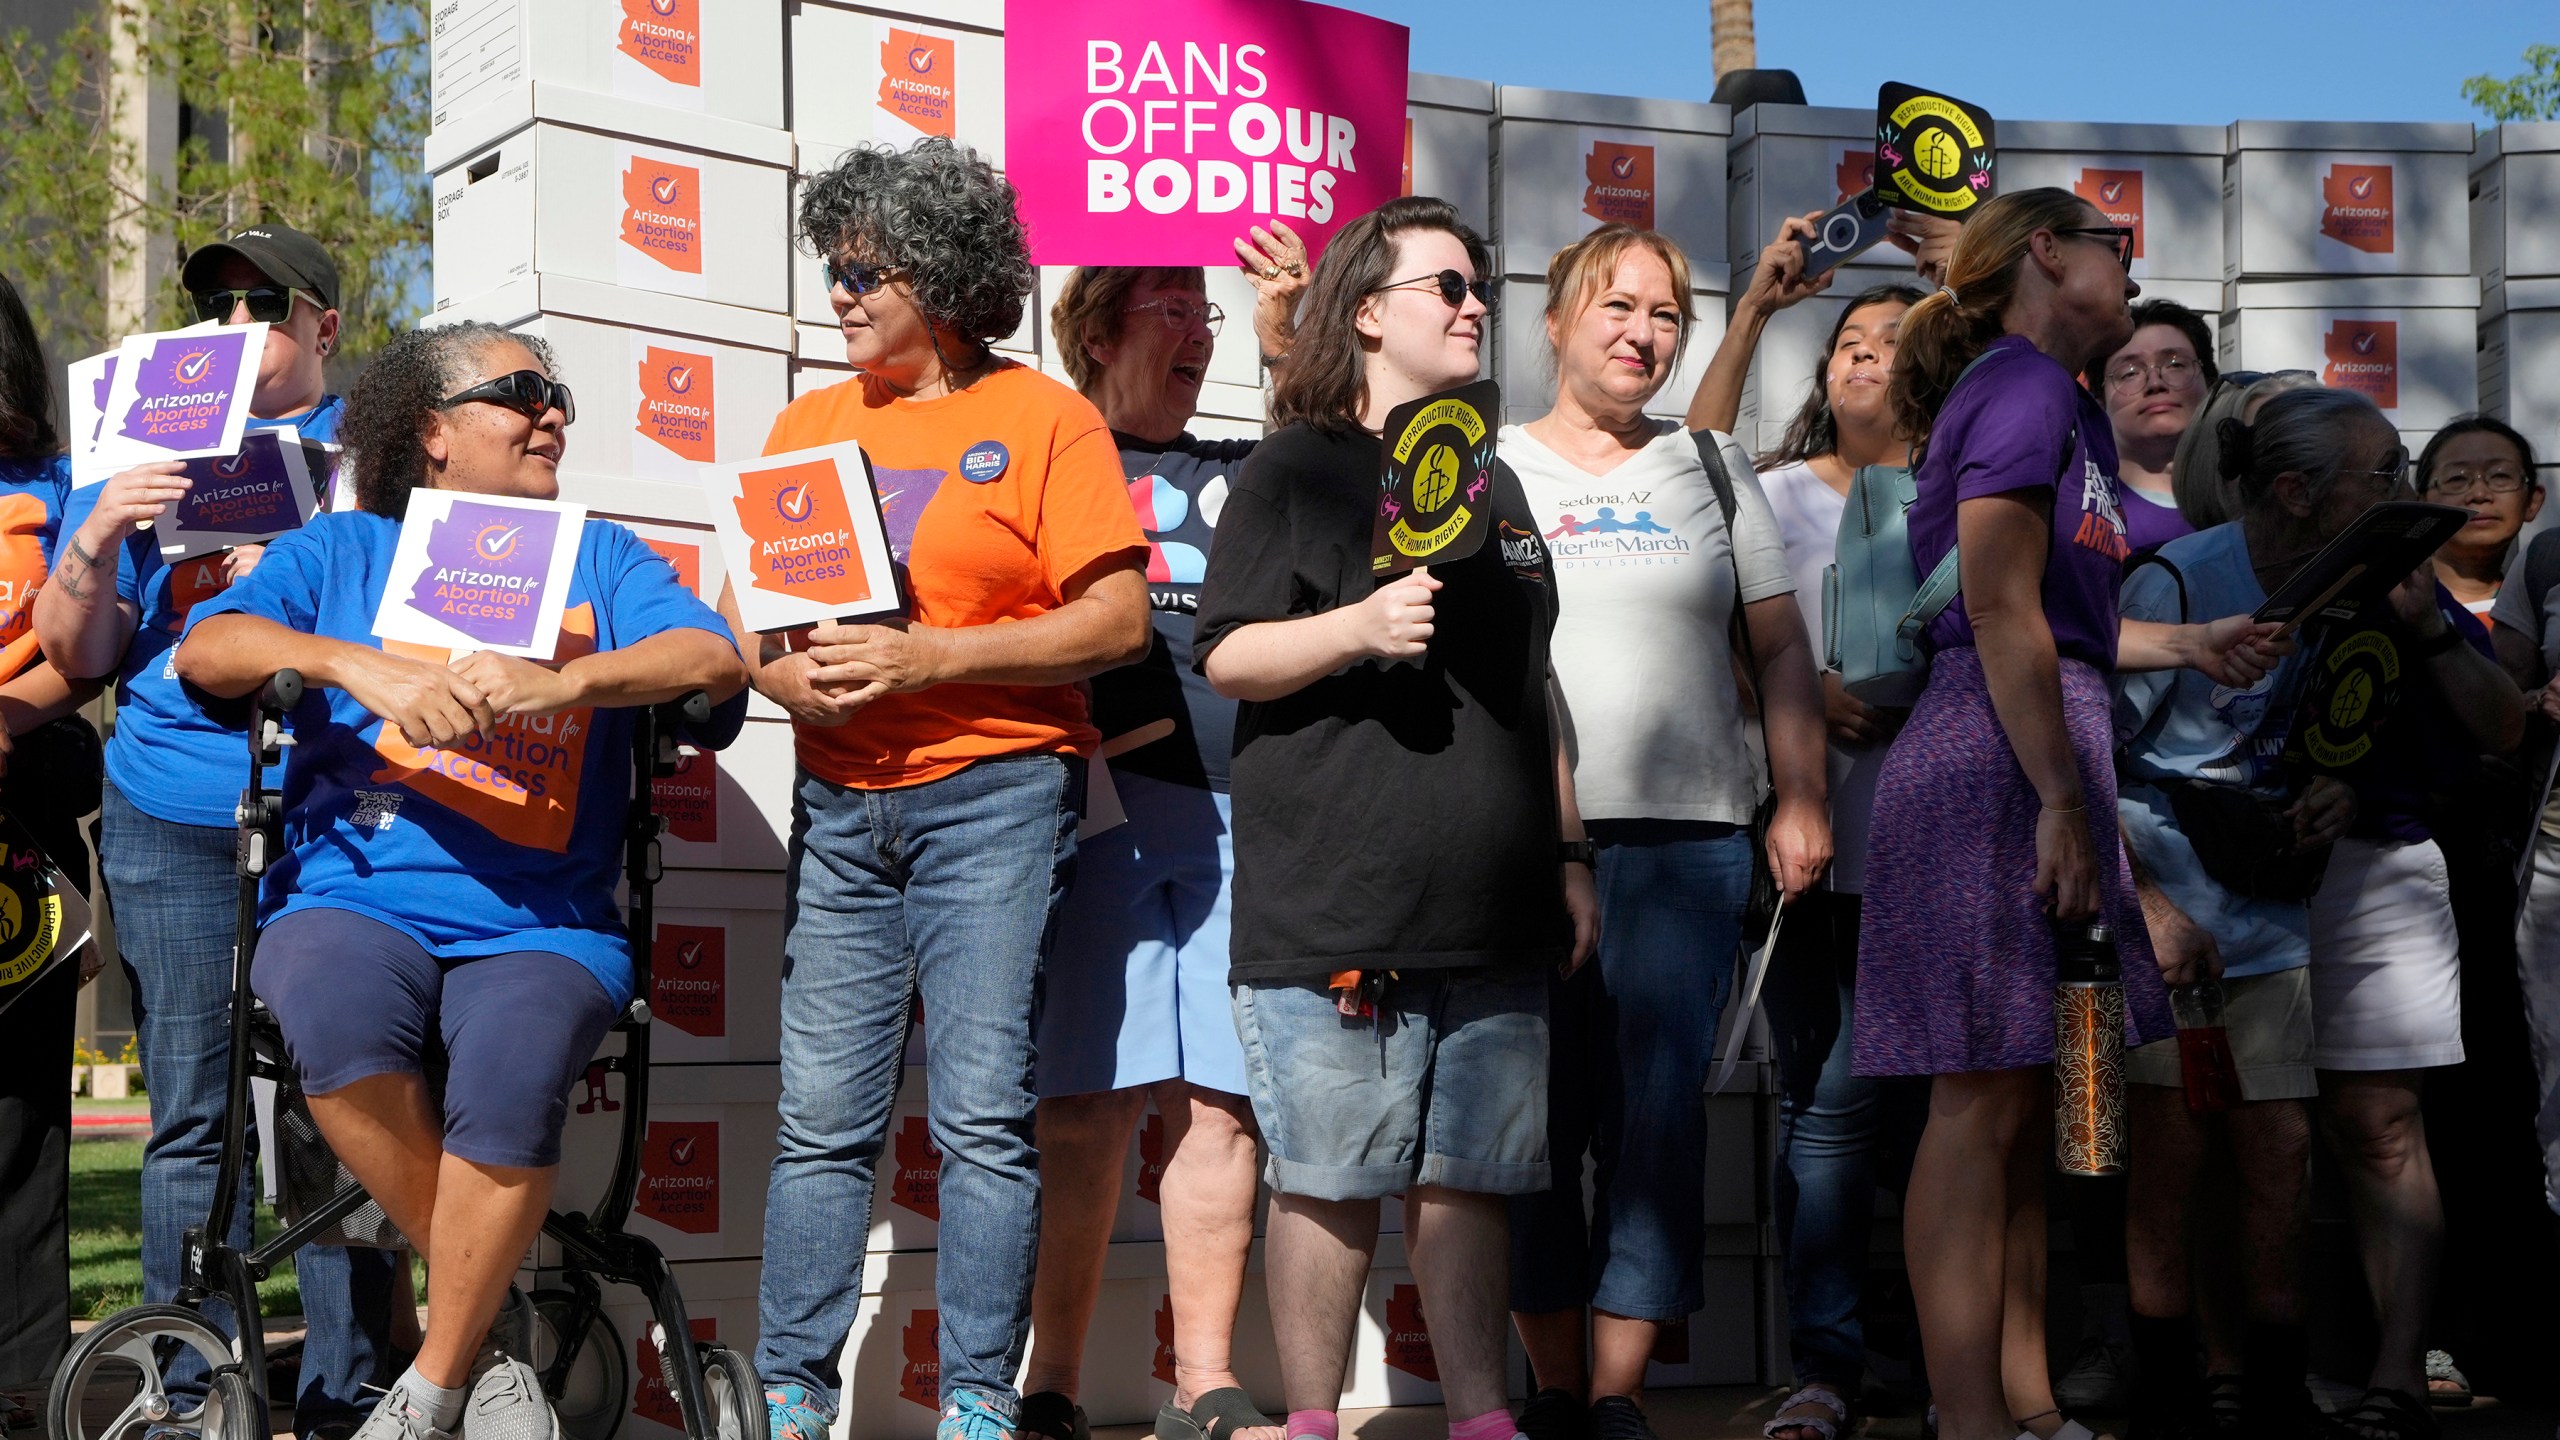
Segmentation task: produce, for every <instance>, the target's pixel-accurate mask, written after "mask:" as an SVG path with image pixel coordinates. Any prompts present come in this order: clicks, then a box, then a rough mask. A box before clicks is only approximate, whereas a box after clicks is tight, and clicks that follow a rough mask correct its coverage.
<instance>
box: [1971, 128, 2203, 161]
mask: <svg viewBox="0 0 2560 1440" xmlns="http://www.w3.org/2000/svg"><path fill="white" fill-rule="evenodd" d="M1994 125H1995V128H1996V131H1997V133H1998V136H1999V140H2000V149H2001V151H2002V153H2004V154H2005V153H2007V152H2009V151H2012V150H2061V151H2071V152H2077V153H2093V152H2094V153H2097V154H2107V155H2220V154H2222V153H2223V147H2224V146H2225V144H2226V143H2228V140H2229V136H2228V135H2226V134H2225V133H2224V131H2223V128H2222V127H2221V126H2219V125H2109V124H2097V123H2091V122H2086V121H2079V120H1995V122H1994Z"/></svg>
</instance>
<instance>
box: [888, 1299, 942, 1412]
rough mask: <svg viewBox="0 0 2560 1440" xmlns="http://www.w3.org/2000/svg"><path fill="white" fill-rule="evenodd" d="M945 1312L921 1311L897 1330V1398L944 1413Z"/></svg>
mask: <svg viewBox="0 0 2560 1440" xmlns="http://www.w3.org/2000/svg"><path fill="white" fill-rule="evenodd" d="M941 1332H942V1312H941V1311H939V1310H924V1309H920V1310H917V1311H915V1312H914V1313H912V1314H910V1315H909V1316H907V1323H906V1324H905V1325H902V1326H900V1327H899V1329H898V1348H899V1350H900V1351H901V1352H902V1359H901V1361H900V1363H899V1366H898V1398H899V1399H901V1400H907V1401H912V1402H913V1403H915V1404H918V1405H921V1406H923V1407H924V1408H926V1409H927V1410H930V1411H932V1412H934V1413H935V1414H937V1415H938V1414H940V1413H942V1344H941Z"/></svg>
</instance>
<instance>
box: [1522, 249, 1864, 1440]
mask: <svg viewBox="0 0 2560 1440" xmlns="http://www.w3.org/2000/svg"><path fill="white" fill-rule="evenodd" d="M1690 294H1691V291H1690V285H1689V266H1688V261H1687V259H1686V257H1684V256H1683V255H1682V254H1681V253H1680V250H1679V247H1677V246H1675V245H1673V244H1672V243H1671V241H1669V240H1668V239H1666V238H1664V237H1663V236H1661V235H1659V234H1656V233H1654V232H1652V231H1649V230H1636V229H1631V228H1629V227H1627V226H1624V225H1605V226H1602V227H1601V228H1600V229H1598V230H1595V231H1593V232H1592V233H1591V234H1589V235H1587V236H1584V237H1583V238H1582V239H1581V240H1579V241H1576V242H1575V243H1574V244H1572V245H1569V246H1567V247H1566V248H1565V249H1563V250H1562V251H1559V252H1558V253H1557V255H1556V257H1555V259H1554V260H1553V261H1552V262H1550V263H1549V265H1548V267H1547V297H1548V299H1547V312H1546V325H1547V340H1548V344H1549V346H1550V347H1551V349H1552V352H1553V354H1554V358H1555V366H1556V374H1557V383H1556V403H1555V408H1554V409H1553V410H1552V411H1550V412H1549V413H1548V414H1546V415H1545V416H1543V417H1541V418H1539V419H1537V420H1534V421H1532V422H1530V423H1529V424H1527V425H1513V426H1506V427H1505V428H1504V429H1503V431H1502V436H1501V442H1500V445H1501V454H1502V458H1503V459H1504V460H1505V461H1507V462H1509V464H1510V466H1511V468H1512V470H1513V471H1514V472H1516V473H1517V474H1518V475H1519V477H1520V483H1521V487H1522V489H1523V490H1524V491H1525V492H1526V494H1527V496H1528V500H1529V507H1530V510H1531V511H1532V512H1533V513H1534V515H1535V516H1536V518H1537V523H1538V526H1539V528H1540V530H1541V531H1542V532H1543V534H1544V537H1545V540H1546V544H1547V553H1548V555H1549V557H1550V563H1552V564H1553V565H1554V566H1555V568H1556V591H1557V595H1558V598H1559V600H1560V602H1561V605H1562V613H1561V615H1560V617H1559V618H1558V620H1557V622H1556V627H1555V638H1554V641H1553V643H1552V646H1551V654H1552V656H1553V659H1552V666H1553V673H1554V679H1555V686H1556V690H1557V692H1558V709H1559V712H1560V715H1561V717H1562V719H1563V722H1564V727H1565V728H1564V734H1565V736H1566V742H1565V743H1566V746H1567V757H1568V759H1569V761H1570V763H1571V764H1572V765H1573V777H1574V784H1575V786H1576V787H1577V793H1578V794H1579V796H1580V805H1581V810H1582V814H1583V818H1584V821H1585V823H1586V824H1587V825H1588V827H1589V830H1590V834H1591V838H1592V840H1593V841H1594V842H1596V843H1597V845H1598V847H1599V855H1598V867H1597V868H1598V880H1599V887H1600V895H1601V917H1602V928H1601V936H1600V947H1599V964H1597V965H1594V966H1587V967H1585V968H1584V969H1582V970H1581V971H1580V972H1579V973H1576V974H1573V975H1570V976H1568V977H1566V978H1563V979H1560V980H1559V981H1558V982H1557V986H1556V993H1555V995H1554V998H1553V1020H1552V1026H1551V1035H1552V1051H1551V1071H1550V1078H1551V1089H1550V1098H1549V1102H1548V1114H1549V1132H1548V1134H1549V1143H1548V1158H1549V1161H1550V1163H1551V1164H1552V1165H1553V1166H1554V1173H1555V1184H1554V1186H1553V1187H1552V1188H1551V1189H1550V1190H1549V1191H1548V1192H1547V1193H1545V1194H1542V1195H1530V1196H1521V1197H1518V1198H1516V1199H1515V1200H1514V1201H1513V1202H1512V1205H1513V1209H1512V1272H1511V1297H1512V1305H1511V1308H1512V1312H1513V1317H1512V1318H1513V1320H1514V1322H1515V1323H1516V1324H1517V1325H1518V1326H1519V1330H1520V1336H1521V1340H1522V1342H1523V1344H1524V1345H1525V1347H1526V1348H1527V1350H1528V1352H1529V1361H1530V1364H1531V1366H1532V1367H1533V1369H1534V1370H1535V1371H1536V1374H1537V1383H1538V1387H1539V1389H1538V1392H1537V1394H1536V1395H1534V1396H1533V1397H1532V1398H1531V1400H1530V1402H1529V1408H1528V1410H1527V1411H1525V1412H1524V1413H1523V1414H1522V1415H1521V1417H1520V1423H1521V1428H1522V1430H1523V1431H1524V1432H1526V1433H1528V1434H1530V1435H1533V1436H1536V1435H1548V1434H1583V1433H1586V1427H1587V1433H1590V1434H1594V1435H1601V1436H1607V1437H1610V1440H1644V1437H1649V1436H1651V1435H1652V1434H1653V1431H1652V1430H1651V1429H1650V1428H1648V1427H1647V1426H1646V1424H1645V1421H1644V1416H1643V1412H1642V1410H1641V1408H1640V1407H1639V1405H1638V1399H1639V1397H1640V1395H1641V1392H1642V1385H1643V1379H1644V1371H1645V1365H1646V1363H1647V1361H1648V1359H1649V1358H1650V1356H1651V1354H1652V1352H1653V1346H1654V1340H1655V1338H1656V1336H1657V1334H1658V1333H1659V1331H1660V1329H1661V1327H1662V1326H1663V1325H1664V1324H1666V1323H1669V1322H1675V1321H1679V1320H1682V1319H1685V1318H1686V1317H1688V1316H1690V1315H1692V1314H1694V1313H1695V1312H1696V1311H1697V1310H1698V1309H1699V1308H1700V1307H1701V1306H1702V1305H1704V1304H1705V1300H1706V1296H1705V1288H1704V1283H1703V1279H1702V1263H1701V1256H1702V1253H1703V1250H1704V1244H1705V1171H1706V1166H1705V1149H1706V1104H1705V1087H1706V1080H1707V1071H1708V1062H1709V1056H1710V1051H1711V1048H1712V1044H1713V1040H1714V1036H1715V1032H1716V1026H1717V1022H1718V1020H1719V1019H1720V1018H1721V1016H1722V1013H1723V1010H1724V1005H1725V1000H1726V996H1727V994H1728V992H1729V991H1730V989H1731V987H1732V978H1733V969H1734V967H1733V964H1732V959H1733V955H1734V952H1735V947H1736V943H1737V941H1738V940H1739V938H1740V935H1741V922H1742V914H1743V909H1744V906H1745V903H1746V901H1747V900H1748V898H1749V895H1750V890H1751V881H1752V874H1753V870H1752V867H1753V866H1755V865H1760V864H1766V865H1767V866H1768V867H1769V868H1770V871H1771V873H1772V875H1773V876H1774V877H1775V878H1776V879H1777V881H1778V884H1779V886H1780V887H1781V889H1782V890H1783V891H1784V892H1785V893H1786V894H1787V895H1789V896H1793V895H1796V894H1798V893H1801V892H1802V891H1804V890H1806V889H1807V888H1809V887H1810V886H1811V885H1812V884H1813V883H1814V881H1815V880H1816V879H1817V878H1818V877H1819V876H1820V874H1821V873H1822V869H1823V866H1824V865H1825V864H1826V863H1827V862H1828V860H1829V859H1830V854H1831V837H1830V827H1829V824H1828V822H1827V821H1826V819H1825V817H1824V813H1823V807H1824V779H1823V747H1822V699H1821V691H1820V689H1819V688H1818V687H1817V685H1816V684H1815V682H1814V665H1813V659H1812V653H1811V648H1810V646H1808V644H1807V643H1806V631H1805V628H1804V620H1803V617H1802V615H1801V614H1800V613H1799V612H1798V611H1797V608H1796V601H1795V597H1794V592H1795V589H1796V581H1795V579H1794V577H1793V576H1791V575H1790V574H1789V573H1788V570H1787V564H1786V555H1785V552H1784V550H1783V548H1782V547H1781V545H1780V543H1779V538H1778V529H1777V525H1776V523H1775V521H1774V520H1772V518H1771V517H1770V514H1769V506H1768V502H1767V500H1766V499H1765V498H1763V496H1762V495H1761V493H1760V486H1759V483H1758V481H1757V480H1756V479H1755V478H1754V477H1753V475H1752V472H1751V466H1750V463H1749V461H1748V460H1747V459H1746V457H1745V456H1744V455H1743V453H1742V451H1741V449H1740V447H1738V446H1736V445H1735V444H1734V443H1733V441H1732V439H1731V438H1730V437H1727V436H1723V435H1717V434H1714V433H1712V432H1701V433H1699V434H1697V435H1694V436H1693V435H1692V434H1691V433H1690V432H1688V431H1687V430H1685V429H1683V428H1682V427H1681V426H1680V425H1678V424H1676V423H1674V422H1672V421H1669V420H1658V419H1654V418H1652V417H1650V416H1648V415H1646V414H1645V413H1644V406H1645V404H1646V402H1648V401H1650V400H1651V399H1652V398H1653V397H1654V395H1655V394H1656V393H1657V392H1658V391H1660V390H1661V388H1662V385H1663V382H1664V381H1666V380H1667V379H1669V378H1670V375H1671V370H1672V366H1673V364H1674V362H1675V361H1676V360H1677V358H1678V355H1679V351H1680V345H1681V342H1682V340H1683V339H1684V338H1685V337H1686V334H1687V331H1688V327H1689V324H1690V321H1691V320H1692V319H1693V318H1694V317H1693V314H1692V311H1691V308H1690V298H1689V297H1690ZM1704 446H1712V447H1715V450H1716V454H1717V457H1718V459H1719V461H1720V463H1721V466H1722V468H1723V470H1724V472H1725V474H1726V475H1727V476H1729V477H1730V488H1731V491H1732V495H1733V502H1734V509H1735V519H1734V522H1733V524H1732V525H1731V526H1730V527H1728V525H1727V523H1726V519H1725V509H1724V505H1723V503H1722V501H1721V500H1720V499H1719V497H1718V494H1717V487H1716V485H1715V483H1714V482H1713V480H1712V479H1711V478H1710V476H1709V474H1708V471H1707V465H1706V460H1705V458H1704V454H1703V451H1702V447H1704ZM1737 610H1738V611H1739V616H1740V620H1741V622H1742V625H1743V626H1744V627H1745V628H1746V630H1747V639H1748V640H1749V644H1750V651H1751V653H1752V654H1753V655H1754V656H1755V657H1756V663H1757V669H1756V673H1755V674H1754V675H1753V677H1752V679H1753V688H1754V689H1755V690H1756V691H1757V692H1758V694H1759V696H1760V709H1761V711H1762V714H1763V716H1764V718H1765V728H1766V733H1767V746H1766V748H1767V753H1768V757H1769V769H1770V772H1771V773H1772V775H1773V776H1774V777H1775V780H1774V783H1775V789H1776V798H1777V805H1776V812H1775V818H1774V820H1773V821H1772V823H1771V826H1770V829H1769V842H1768V853H1767V854H1766V855H1765V856H1761V855H1755V854H1753V853H1752V849H1751V841H1750V822H1751V818H1752V811H1753V808H1754V806H1755V805H1756V803H1757V801H1758V799H1759V794H1760V789H1761V773H1760V762H1759V761H1758V760H1757V759H1756V758H1755V754H1754V749H1753V746H1752V745H1751V743H1750V739H1749V736H1748V733H1747V727H1746V723H1745V721H1746V709H1747V706H1746V702H1745V700H1744V697H1743V695H1742V693H1741V686H1740V684H1739V683H1738V680H1737V676H1738V674H1739V673H1740V670H1741V667H1738V666H1737V665H1736V664H1735V660H1734V655H1733V651H1732V646H1731V643H1730V639H1729V636H1730V635H1731V634H1732V632H1733V630H1734V628H1735V621H1736V617H1737ZM1586 1153H1591V1154H1594V1155H1596V1157H1597V1159H1598V1162H1599V1176H1598V1183H1597V1187H1596V1193H1595V1196H1594V1201H1593V1206H1594V1208H1593V1210H1592V1213H1591V1214H1590V1215H1589V1217H1588V1218H1587V1219H1586V1216H1585V1212H1584V1207H1583V1196H1582V1173H1583V1172H1582V1166H1583V1157H1584V1155H1585V1154H1586ZM1586 1237H1587V1239H1586ZM1585 1307H1589V1309H1590V1310H1591V1311H1592V1315H1591V1327H1590V1334H1591V1346H1592V1352H1593V1353H1592V1354H1591V1355H1590V1356H1589V1357H1588V1358H1587V1359H1586V1356H1585V1353H1584V1346H1583V1338H1582V1337H1583V1333H1584V1330H1583V1315H1584V1309H1585ZM1586 1406H1587V1407H1588V1411H1589V1413H1588V1415H1587V1417H1586V1416H1585V1415H1584V1413H1583V1412H1584V1411H1585V1408H1586Z"/></svg>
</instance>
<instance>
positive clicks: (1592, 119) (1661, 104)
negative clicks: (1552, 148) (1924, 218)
mask: <svg viewBox="0 0 2560 1440" xmlns="http://www.w3.org/2000/svg"><path fill="white" fill-rule="evenodd" d="M1495 102H1496V112H1497V113H1498V114H1499V115H1500V116H1501V118H1503V119H1506V120H1547V121H1553V122H1556V123H1558V124H1564V125H1613V126H1621V127H1626V128H1631V129H1638V130H1682V131H1687V132H1688V133H1690V134H1693V135H1717V136H1722V135H1726V134H1730V133H1731V132H1732V130H1733V112H1732V110H1731V109H1730V108H1729V107H1727V106H1723V105H1701V104H1699V103H1698V102H1696V101H1694V100H1645V99H1640V98H1637V97H1635V96H1631V95H1589V94H1585V93H1583V92H1581V91H1578V90H1537V89H1532V88H1531V87H1529V86H1526V85H1505V86H1502V87H1500V89H1499V90H1498V91H1497V92H1496V95H1495ZM1859 133H1861V134H1864V133H1866V127H1861V129H1860V131H1859Z"/></svg>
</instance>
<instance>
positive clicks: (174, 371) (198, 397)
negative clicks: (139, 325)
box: [116, 331, 248, 450]
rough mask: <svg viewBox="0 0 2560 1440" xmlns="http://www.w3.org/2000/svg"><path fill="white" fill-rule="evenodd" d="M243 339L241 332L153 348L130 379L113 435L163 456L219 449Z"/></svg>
mask: <svg viewBox="0 0 2560 1440" xmlns="http://www.w3.org/2000/svg"><path fill="white" fill-rule="evenodd" d="M247 339H248V334H247V332H246V331H239V332H234V333H232V334H228V335H225V334H220V333H216V334H211V335H175V336H171V337H170V338H168V339H166V340H162V341H160V342H158V343H157V344H155V345H153V346H152V347H151V354H150V355H149V356H148V357H146V358H145V359H144V360H143V362H142V365H141V367H140V368H139V369H138V370H137V371H136V373H135V375H134V384H133V406H132V408H131V409H129V410H127V411H125V413H124V418H123V419H122V420H121V421H119V422H118V424H117V427H116V428H117V431H118V433H120V434H123V435H127V436H130V437H131V438H133V439H136V440H141V441H145V442H147V443H149V444H152V445H157V446H160V447H162V448H163V449H168V450H187V449H194V448H196V447H199V446H204V445H210V444H218V443H220V441H221V439H222V423H223V419H224V414H225V412H226V411H227V410H228V409H229V408H230V400H231V387H232V385H233V384H234V383H235V382H236V381H237V379H238V377H239V375H240V372H241V370H242V368H243V366H242V363H241V362H242V356H241V346H242V345H243V344H244V343H245V342H246V341H247Z"/></svg>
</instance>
